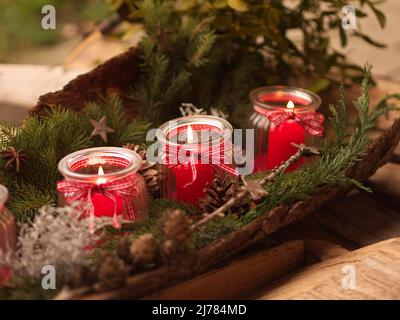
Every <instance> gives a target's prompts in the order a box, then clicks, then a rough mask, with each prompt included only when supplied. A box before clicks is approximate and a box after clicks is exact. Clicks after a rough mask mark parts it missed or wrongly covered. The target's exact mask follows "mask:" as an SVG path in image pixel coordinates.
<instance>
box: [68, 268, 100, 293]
mask: <svg viewBox="0 0 400 320" xmlns="http://www.w3.org/2000/svg"><path fill="white" fill-rule="evenodd" d="M95 282H96V274H95V273H94V272H93V270H92V269H91V268H89V267H88V266H77V267H76V268H75V270H74V272H73V275H72V279H71V286H72V287H73V288H80V287H84V286H89V285H92V284H93V283H95Z"/></svg>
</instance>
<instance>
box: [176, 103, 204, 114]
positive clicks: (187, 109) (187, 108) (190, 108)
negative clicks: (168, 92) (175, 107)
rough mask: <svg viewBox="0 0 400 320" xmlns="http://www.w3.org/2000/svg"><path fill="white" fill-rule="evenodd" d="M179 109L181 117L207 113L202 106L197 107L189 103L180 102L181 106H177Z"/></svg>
mask: <svg viewBox="0 0 400 320" xmlns="http://www.w3.org/2000/svg"><path fill="white" fill-rule="evenodd" d="M179 110H180V111H181V114H182V117H187V116H194V115H198V114H207V112H206V111H204V109H203V108H197V107H196V106H195V105H193V104H191V103H182V104H181V106H180V107H179Z"/></svg>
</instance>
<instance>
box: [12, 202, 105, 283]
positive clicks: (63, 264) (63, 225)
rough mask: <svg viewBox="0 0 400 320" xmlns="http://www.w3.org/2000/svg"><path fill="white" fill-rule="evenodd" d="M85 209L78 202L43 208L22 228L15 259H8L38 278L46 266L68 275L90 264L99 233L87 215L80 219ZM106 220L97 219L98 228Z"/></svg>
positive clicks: (15, 267)
mask: <svg viewBox="0 0 400 320" xmlns="http://www.w3.org/2000/svg"><path fill="white" fill-rule="evenodd" d="M82 212H84V211H83V208H82V205H81V204H79V203H77V204H73V205H72V206H69V207H63V208H54V207H51V206H46V207H43V208H41V209H40V210H39V213H38V214H37V215H36V216H35V218H34V220H33V221H32V223H31V224H25V225H24V226H22V228H21V232H20V235H19V238H18V246H17V250H16V253H15V255H14V258H13V260H14V261H13V262H12V263H9V265H11V266H12V269H13V271H14V273H16V274H21V275H26V276H30V277H34V278H37V277H40V276H42V274H41V270H42V268H43V266H45V265H52V266H54V267H55V268H56V271H57V274H58V275H61V276H62V277H63V278H65V279H66V278H68V277H69V275H71V274H72V272H73V271H74V269H75V268H76V266H79V265H89V264H90V262H91V259H90V257H91V255H92V253H93V250H92V249H91V248H93V246H94V245H95V244H96V241H97V240H99V237H100V235H99V234H91V233H90V232H89V231H88V219H81V215H82ZM106 224H109V222H107V223H105V222H104V221H103V220H102V219H96V228H101V227H104V225H106ZM9 259H10V258H9V257H7V261H9Z"/></svg>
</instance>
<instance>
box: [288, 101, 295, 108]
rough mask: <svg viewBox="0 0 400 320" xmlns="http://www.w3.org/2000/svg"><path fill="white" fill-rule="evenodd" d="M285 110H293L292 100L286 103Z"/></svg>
mask: <svg viewBox="0 0 400 320" xmlns="http://www.w3.org/2000/svg"><path fill="white" fill-rule="evenodd" d="M286 107H287V108H289V109H294V103H293V101H292V100H289V102H288V103H287V106H286Z"/></svg>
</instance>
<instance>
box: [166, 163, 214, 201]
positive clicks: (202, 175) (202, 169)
mask: <svg viewBox="0 0 400 320" xmlns="http://www.w3.org/2000/svg"><path fill="white" fill-rule="evenodd" d="M195 166H196V171H197V177H196V180H194V181H193V182H192V183H191V181H192V180H193V173H192V166H191V165H190V164H181V165H179V166H176V167H174V168H173V169H172V171H173V174H174V176H175V184H176V185H175V192H174V194H173V195H172V197H173V198H174V199H176V200H179V201H182V202H187V203H197V202H198V201H199V199H201V198H203V197H204V187H205V186H206V184H207V183H209V182H212V180H213V179H214V176H215V170H214V167H213V165H212V164H201V163H197V164H195Z"/></svg>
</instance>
